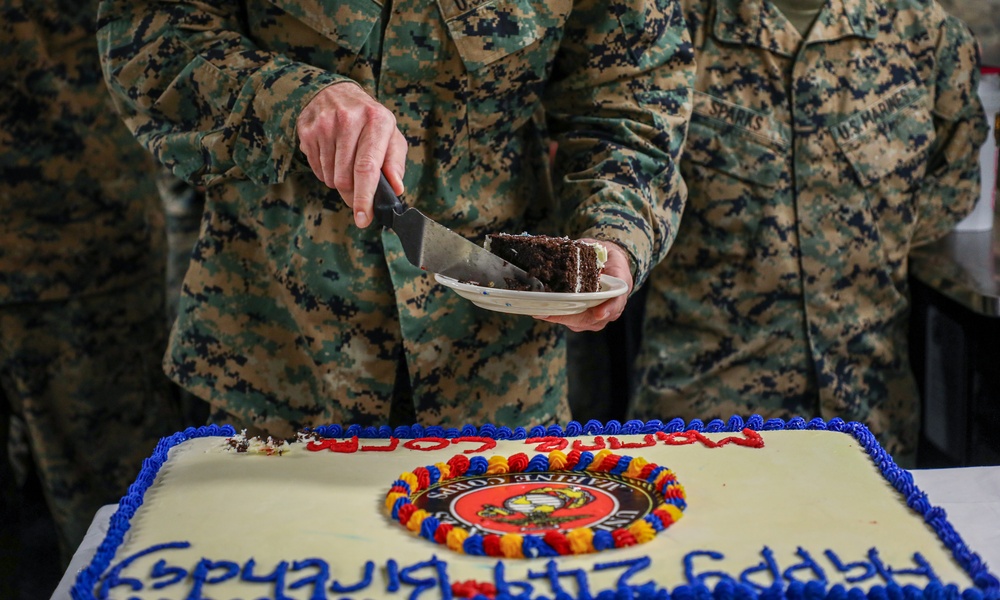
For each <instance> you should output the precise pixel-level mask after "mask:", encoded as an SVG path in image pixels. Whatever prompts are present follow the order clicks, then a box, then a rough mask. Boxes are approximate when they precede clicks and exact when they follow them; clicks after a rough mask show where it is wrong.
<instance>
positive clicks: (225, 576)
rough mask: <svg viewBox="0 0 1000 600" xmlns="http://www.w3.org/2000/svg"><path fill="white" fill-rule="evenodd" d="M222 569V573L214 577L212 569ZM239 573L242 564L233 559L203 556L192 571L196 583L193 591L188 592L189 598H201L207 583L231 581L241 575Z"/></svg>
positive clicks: (195, 599) (192, 587)
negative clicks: (211, 558)
mask: <svg viewBox="0 0 1000 600" xmlns="http://www.w3.org/2000/svg"><path fill="white" fill-rule="evenodd" d="M220 569H221V570H222V573H221V574H219V575H215V576H214V577H212V576H210V575H211V573H212V571H216V570H220ZM239 574H240V566H239V565H238V564H236V563H234V562H233V561H231V560H209V559H207V558H203V559H201V560H199V561H198V565H197V566H195V568H194V571H192V572H191V579H192V580H194V584H193V585H192V586H191V593H190V594H188V597H187V600H197V599H200V598H201V597H202V595H201V590H202V588H203V587H205V585H206V584H208V585H213V584H216V583H222V582H223V581H229V580H230V579H232V578H234V577H237V576H239Z"/></svg>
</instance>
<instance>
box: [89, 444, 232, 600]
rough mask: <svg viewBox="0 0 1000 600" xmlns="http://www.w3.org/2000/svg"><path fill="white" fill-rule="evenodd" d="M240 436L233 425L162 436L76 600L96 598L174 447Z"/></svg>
mask: <svg viewBox="0 0 1000 600" xmlns="http://www.w3.org/2000/svg"><path fill="white" fill-rule="evenodd" d="M234 435H236V430H235V429H233V427H232V425H221V426H220V425H206V426H203V427H198V428H195V427H188V428H187V429H185V430H184V431H181V432H178V433H175V434H174V435H171V436H169V437H165V438H162V439H161V440H160V441H159V443H157V444H156V448H155V449H153V453H152V454H151V455H150V456H149V458H147V459H145V460H143V461H142V469H141V470H140V471H139V475H138V477H136V479H135V481H134V482H133V483H132V485H130V486H129V488H128V491H127V492H126V493H125V496H124V497H122V499H121V500H120V501H119V502H118V510H117V511H115V513H114V514H113V515H111V521H110V523H109V524H108V533H107V535H106V536H105V537H104V540H103V541H101V545H100V546H98V547H97V552H95V553H94V558H93V559H92V560H91V561H90V564H89V565H87V568H85V569H83V570H82V571H80V573H79V574H78V575H77V577H76V584H74V585H73V588H72V589H71V590H70V594H71V595H72V596H73V598H74V600H92V599H93V598H94V592H93V590H94V587H95V586H96V585H97V582H98V581H99V580H100V578H101V575H102V574H103V573H104V572H105V571H106V570H107V568H108V566H109V565H110V564H111V560H112V559H113V558H114V556H115V552H116V551H117V550H118V547H119V546H120V545H121V544H122V542H123V541H124V539H125V533H126V532H128V529H129V527H130V526H131V522H132V517H133V516H135V511H137V510H138V509H139V507H140V506H142V500H143V498H144V497H145V495H146V490H148V489H149V486H151V485H153V481H154V480H155V479H156V474H157V473H159V472H160V468H161V467H162V466H163V465H164V463H166V462H167V457H168V455H169V453H170V449H171V448H173V447H174V446H176V445H178V444H180V443H182V442H186V441H188V440H193V439H195V438H202V437H217V436H222V437H232V436H234Z"/></svg>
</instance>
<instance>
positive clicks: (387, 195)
mask: <svg viewBox="0 0 1000 600" xmlns="http://www.w3.org/2000/svg"><path fill="white" fill-rule="evenodd" d="M374 205H375V220H376V221H377V222H378V224H379V225H381V226H382V227H388V228H390V229H391V228H392V217H393V215H394V214H396V215H400V214H403V209H404V208H405V207H404V206H403V203H402V202H400V201H399V197H398V196H396V192H394V191H392V186H391V185H389V181H388V180H386V178H385V175H383V174H382V173H381V172H379V174H378V187H377V188H375V200H374Z"/></svg>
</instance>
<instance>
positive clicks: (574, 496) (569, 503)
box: [412, 472, 656, 535]
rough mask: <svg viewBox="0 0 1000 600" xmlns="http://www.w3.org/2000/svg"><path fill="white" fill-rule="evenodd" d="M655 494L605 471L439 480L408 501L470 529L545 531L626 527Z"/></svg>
mask: <svg viewBox="0 0 1000 600" xmlns="http://www.w3.org/2000/svg"><path fill="white" fill-rule="evenodd" d="M655 493H656V492H655V491H654V490H653V489H652V486H651V485H649V484H648V483H646V482H640V481H637V480H633V479H626V478H623V477H619V476H615V475H608V474H607V473H582V474H581V473H566V472H556V473H551V472H546V473H505V474H502V475H480V476H474V477H461V478H457V479H452V480H449V481H444V482H438V483H437V484H435V485H433V486H431V487H429V488H427V489H425V490H421V491H420V492H418V493H417V494H414V495H413V497H412V502H413V504H414V505H415V506H416V507H417V508H418V509H423V510H425V511H427V512H428V513H430V514H431V515H434V516H435V517H437V518H438V520H439V521H441V522H443V523H449V522H450V523H451V524H452V525H462V526H465V527H467V528H468V529H469V531H470V533H475V532H477V531H478V532H482V533H496V534H500V535H502V534H505V533H519V534H525V533H536V534H538V533H541V534H544V533H545V532H547V531H553V530H556V531H558V530H563V531H568V530H571V529H576V528H578V527H596V528H598V529H604V530H606V531H614V530H615V529H618V528H619V527H628V526H629V525H631V524H632V523H633V522H635V521H636V520H638V519H641V518H643V517H645V516H646V515H648V514H649V513H650V512H651V511H652V510H653V508H655V507H656V504H655V503H654V500H653V495H654V494H655Z"/></svg>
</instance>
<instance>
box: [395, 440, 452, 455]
mask: <svg viewBox="0 0 1000 600" xmlns="http://www.w3.org/2000/svg"><path fill="white" fill-rule="evenodd" d="M421 444H432V445H431V446H426V447H424V446H421ZM449 445H451V442H449V441H448V440H446V439H444V438H440V437H422V438H414V439H412V440H407V441H406V442H404V443H403V447H404V448H406V449H407V450H419V451H421V452H431V451H434V450H444V449H445V448H447V447H448V446H449Z"/></svg>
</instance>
